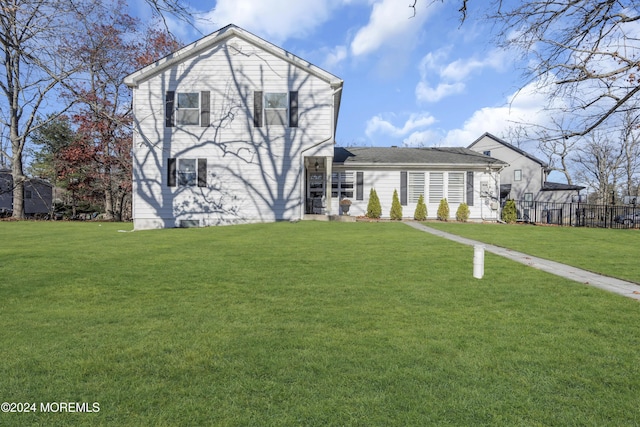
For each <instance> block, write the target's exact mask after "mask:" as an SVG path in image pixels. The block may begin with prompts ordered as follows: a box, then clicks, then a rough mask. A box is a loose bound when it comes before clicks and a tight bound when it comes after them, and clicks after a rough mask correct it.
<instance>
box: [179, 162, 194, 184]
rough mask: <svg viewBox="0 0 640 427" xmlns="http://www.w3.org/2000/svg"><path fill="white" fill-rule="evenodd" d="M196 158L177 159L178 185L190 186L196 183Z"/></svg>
mask: <svg viewBox="0 0 640 427" xmlns="http://www.w3.org/2000/svg"><path fill="white" fill-rule="evenodd" d="M197 177H198V174H197V172H196V159H179V160H178V185H181V186H187V187H192V186H194V185H196V178H197Z"/></svg>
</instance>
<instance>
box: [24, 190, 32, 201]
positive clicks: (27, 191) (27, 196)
mask: <svg viewBox="0 0 640 427" xmlns="http://www.w3.org/2000/svg"><path fill="white" fill-rule="evenodd" d="M31 197H32V196H31V190H24V198H25V199H30V198H31Z"/></svg>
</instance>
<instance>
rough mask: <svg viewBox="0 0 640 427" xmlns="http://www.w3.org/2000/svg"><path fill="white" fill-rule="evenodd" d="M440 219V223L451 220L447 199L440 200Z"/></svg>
mask: <svg viewBox="0 0 640 427" xmlns="http://www.w3.org/2000/svg"><path fill="white" fill-rule="evenodd" d="M438 219H439V220H440V221H448V220H449V203H448V202H447V199H442V200H440V206H438Z"/></svg>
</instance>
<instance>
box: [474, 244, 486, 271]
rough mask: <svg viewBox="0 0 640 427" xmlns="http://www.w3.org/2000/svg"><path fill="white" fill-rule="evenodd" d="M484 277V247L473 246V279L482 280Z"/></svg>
mask: <svg viewBox="0 0 640 427" xmlns="http://www.w3.org/2000/svg"><path fill="white" fill-rule="evenodd" d="M483 276H484V245H474V246H473V277H475V278H476V279H482V277H483Z"/></svg>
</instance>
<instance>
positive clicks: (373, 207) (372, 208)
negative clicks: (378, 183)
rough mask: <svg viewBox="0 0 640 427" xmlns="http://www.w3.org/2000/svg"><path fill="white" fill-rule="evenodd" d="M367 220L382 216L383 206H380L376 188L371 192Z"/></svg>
mask: <svg viewBox="0 0 640 427" xmlns="http://www.w3.org/2000/svg"><path fill="white" fill-rule="evenodd" d="M366 216H367V218H375V219H377V218H380V217H381V216H382V206H380V199H379V198H378V193H376V190H375V189H374V188H372V189H371V191H370V192H369V203H368V204H367V215H366Z"/></svg>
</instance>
